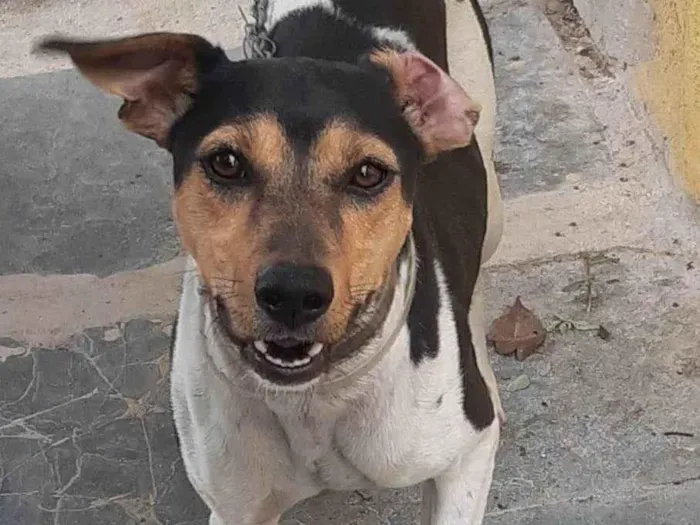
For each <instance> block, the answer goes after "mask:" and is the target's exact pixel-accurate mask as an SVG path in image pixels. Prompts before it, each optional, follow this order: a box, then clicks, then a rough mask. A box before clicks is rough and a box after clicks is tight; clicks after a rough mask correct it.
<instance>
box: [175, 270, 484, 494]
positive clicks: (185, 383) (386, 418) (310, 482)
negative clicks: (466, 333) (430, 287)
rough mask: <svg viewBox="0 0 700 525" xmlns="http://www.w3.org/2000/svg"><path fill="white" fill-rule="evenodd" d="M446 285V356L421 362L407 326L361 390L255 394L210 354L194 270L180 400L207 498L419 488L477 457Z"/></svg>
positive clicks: (180, 423) (180, 337) (181, 344)
mask: <svg viewBox="0 0 700 525" xmlns="http://www.w3.org/2000/svg"><path fill="white" fill-rule="evenodd" d="M436 270H438V272H439V271H440V269H439V268H437V269H436ZM439 275H441V273H439ZM438 282H439V287H440V295H441V298H442V299H443V301H442V304H441V307H440V317H439V329H440V330H439V331H440V334H439V335H440V338H439V340H440V349H439V351H438V354H437V357H436V358H434V359H427V360H425V361H423V362H422V363H420V364H419V365H415V364H413V363H412V362H411V360H410V357H409V355H410V354H409V344H410V339H409V333H408V329H407V327H406V326H403V327H402V329H401V330H400V332H399V334H398V337H397V338H396V340H395V341H394V343H393V345H392V347H391V349H390V350H389V351H388V352H387V353H386V354H385V355H384V357H383V358H382V360H381V361H380V362H379V363H378V364H377V365H376V366H375V367H374V368H372V369H371V370H370V371H369V372H367V373H366V374H364V375H363V376H361V377H360V378H358V380H357V381H354V382H353V383H352V384H349V385H347V386H344V387H343V388H340V389H337V390H331V391H328V392H320V391H318V390H313V389H312V390H305V391H299V392H290V391H274V390H270V391H260V392H258V393H257V395H256V393H255V392H247V391H244V390H241V389H240V388H239V386H236V381H233V382H232V381H231V379H236V378H233V377H232V376H231V375H230V372H229V370H230V369H235V368H236V364H233V365H232V364H231V363H229V362H225V359H224V357H223V356H222V355H220V354H216V353H212V349H211V348H208V347H207V345H208V344H211V340H210V337H211V334H210V331H209V332H208V331H207V330H206V328H207V326H210V325H209V324H208V323H209V321H208V319H207V315H205V314H204V313H203V312H205V311H206V309H204V307H203V304H202V303H203V298H202V297H201V296H199V294H198V293H197V289H196V287H197V283H196V276H195V274H194V272H190V275H189V276H188V277H186V278H185V282H184V290H183V297H182V303H181V308H180V321H179V325H178V333H177V341H176V348H175V354H174V361H173V371H172V399H173V409H174V415H175V421H176V425H177V428H178V432H179V436H180V441H181V449H182V455H183V457H184V461H185V464H186V466H187V471H188V473H189V475H190V479H191V481H192V483H193V485H194V486H195V487H196V488H197V490H198V491H199V492H200V493H201V494H202V495H203V497H204V498H205V500H207V499H210V500H212V501H213V500H222V499H225V498H227V497H228V494H227V493H228V492H229V491H233V492H235V493H236V498H241V497H242V498H244V499H248V500H250V501H251V503H253V500H254V498H256V495H258V496H259V495H260V494H275V498H277V499H278V500H282V501H284V502H285V505H286V504H291V503H294V502H296V501H299V500H301V499H304V498H306V497H309V496H311V495H314V494H316V493H318V492H320V491H321V490H325V489H333V490H349V489H358V488H367V487H372V486H379V487H403V486H409V485H413V484H416V483H419V482H421V481H423V480H425V479H429V478H431V477H434V476H436V475H437V474H438V473H440V472H442V471H444V470H445V469H447V467H448V466H449V465H450V464H451V463H453V462H454V461H455V460H456V459H458V458H459V457H460V455H461V454H463V453H464V451H465V450H469V449H470V448H471V447H472V446H473V443H474V440H475V439H476V438H477V436H478V435H477V433H476V432H475V430H474V429H473V427H472V426H471V425H470V424H469V423H468V422H467V421H466V419H465V417H464V413H463V410H462V389H461V377H460V374H459V364H458V363H459V357H458V354H459V351H458V346H457V335H456V333H455V324H454V318H453V313H452V310H451V308H450V307H449V306H448V305H449V301H448V300H447V297H446V295H445V294H446V290H445V287H444V284H443V282H442V279H439V280H438ZM239 364H240V363H239ZM237 379H240V377H238V378H237ZM263 392H264V393H263Z"/></svg>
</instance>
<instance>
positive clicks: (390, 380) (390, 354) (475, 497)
mask: <svg viewBox="0 0 700 525" xmlns="http://www.w3.org/2000/svg"><path fill="white" fill-rule="evenodd" d="M267 14H268V25H269V27H268V32H269V36H270V38H271V39H272V41H273V42H274V43H275V46H276V56H275V57H274V58H270V59H259V60H244V61H236V62H232V61H230V60H228V59H227V58H226V56H225V55H224V53H223V51H222V50H221V49H220V48H218V47H215V46H213V45H211V44H210V43H209V42H207V41H206V40H204V39H202V38H200V37H197V36H194V35H186V34H173V33H157V34H146V35H141V36H136V37H133V38H125V39H118V40H104V41H93V42H77V41H73V40H65V39H51V40H48V41H46V42H44V43H43V44H42V48H43V49H45V50H54V51H56V50H57V51H62V52H66V53H68V54H70V56H71V57H72V59H73V61H74V62H75V64H76V65H77V67H78V68H79V69H80V70H81V71H82V73H83V74H84V75H85V76H86V77H87V78H88V79H89V80H90V81H92V82H93V83H94V84H96V85H97V86H98V87H100V88H101V89H103V90H105V91H106V92H108V93H112V94H115V95H118V96H120V97H122V98H123V99H124V104H123V106H122V108H121V109H120V111H119V117H120V119H121V120H122V121H123V122H124V124H125V125H126V126H127V127H128V128H129V129H131V130H132V131H134V132H136V133H139V134H141V135H144V136H146V137H149V138H152V139H154V140H155V141H156V142H157V143H158V144H159V145H160V146H161V147H164V148H166V149H168V150H169V151H170V152H171V154H172V156H173V159H174V176H175V194H174V198H173V212H174V216H175V218H176V223H177V226H178V231H179V235H180V238H181V240H182V243H183V246H184V247H185V249H186V250H187V252H188V253H189V255H190V258H189V261H190V263H189V264H190V270H191V271H188V272H186V274H185V277H184V282H183V291H182V299H181V304H180V310H179V323H178V327H177V333H176V340H175V345H174V355H173V362H172V404H173V410H174V415H175V422H176V426H177V430H178V434H179V438H180V446H181V452H182V456H183V458H184V463H185V466H186V469H187V473H188V475H189V478H190V480H191V482H192V484H193V485H194V487H195V489H196V490H197V491H198V492H199V494H200V495H201V497H202V498H203V499H204V501H205V502H206V504H207V505H208V507H209V508H210V509H211V520H210V523H211V525H272V524H276V523H277V522H278V520H279V517H280V515H281V514H282V513H283V512H284V511H285V510H287V509H289V508H290V507H292V506H293V505H294V504H295V503H297V502H299V501H301V500H304V499H306V498H309V497H311V496H314V495H315V494H318V493H319V492H321V491H322V490H325V489H332V490H346V489H358V488H371V487H406V486H409V485H415V484H421V485H422V488H423V508H422V511H423V523H425V524H429V525H458V524H469V525H477V524H479V523H481V522H482V519H483V516H484V512H485V506H486V501H487V496H488V492H489V486H490V484H491V477H492V472H493V468H494V456H495V454H496V450H497V446H498V440H499V426H500V419H501V417H499V416H502V411H501V407H500V400H499V396H498V390H497V385H496V382H495V379H494V375H493V372H492V370H491V367H490V365H489V362H488V356H487V353H486V346H485V333H484V332H485V330H484V320H483V312H482V308H483V307H482V304H481V302H480V299H479V294H478V292H477V286H478V279H479V271H480V266H481V263H482V262H483V261H485V260H486V259H488V258H489V257H490V256H491V255H492V254H493V252H494V251H495V249H496V246H497V245H498V243H499V240H500V237H501V228H502V226H501V225H502V219H501V216H502V214H501V202H500V194H499V190H498V184H497V181H496V176H495V172H494V169H493V162H492V158H491V156H492V141H493V133H494V112H495V96H494V89H493V75H492V70H491V64H490V59H489V43H488V35H487V30H486V27H485V24H484V22H483V17H482V14H481V12H480V10H479V7H478V5H477V4H476V1H475V0H472V1H471V2H461V1H458V0H447V4H446V3H445V0H270V5H269V11H268V13H267ZM448 34H449V35H450V36H449V38H447V37H446V35H448ZM448 56H449V57H450V58H451V59H452V60H453V62H454V63H455V64H457V63H458V64H459V66H460V67H461V69H459V70H454V71H453V72H452V76H450V75H449V74H448ZM455 79H456V80H455ZM460 84H461V86H464V88H463V87H461V86H460ZM465 90H466V91H465ZM467 93H469V94H467ZM476 138H478V142H477V140H476Z"/></svg>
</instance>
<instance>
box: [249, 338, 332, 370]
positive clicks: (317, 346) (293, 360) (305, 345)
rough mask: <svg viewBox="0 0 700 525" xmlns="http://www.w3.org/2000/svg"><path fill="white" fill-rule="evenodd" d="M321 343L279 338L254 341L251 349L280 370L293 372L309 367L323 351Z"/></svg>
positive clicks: (259, 357) (257, 355) (256, 355)
mask: <svg viewBox="0 0 700 525" xmlns="http://www.w3.org/2000/svg"><path fill="white" fill-rule="evenodd" d="M323 348H324V345H323V344H321V343H314V342H304V341H297V340H295V339H281V340H277V341H254V342H253V351H254V353H255V357H256V358H257V359H262V360H263V361H264V362H265V363H266V364H268V365H270V366H272V367H276V368H278V369H280V370H281V371H288V372H294V371H299V370H303V369H305V368H307V367H309V366H310V365H311V364H312V363H313V362H314V359H318V358H319V356H320V354H321V352H322V351H323Z"/></svg>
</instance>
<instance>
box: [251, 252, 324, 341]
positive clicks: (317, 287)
mask: <svg viewBox="0 0 700 525" xmlns="http://www.w3.org/2000/svg"><path fill="white" fill-rule="evenodd" d="M255 298H256V300H257V303H258V306H259V307H260V309H261V310H262V311H264V312H265V313H266V314H267V315H268V316H269V317H270V318H271V319H273V320H274V321H277V322H279V323H281V324H283V325H285V326H286V327H288V328H298V327H299V326H302V325H304V324H307V323H310V322H312V321H315V320H316V319H318V318H319V317H321V316H322V315H323V314H324V313H326V311H327V310H328V307H329V306H330V304H331V301H333V280H332V278H331V275H330V273H328V271H327V270H325V269H324V268H319V267H317V266H299V265H296V264H289V263H286V264H275V265H273V266H269V267H267V268H266V269H265V270H263V271H262V273H260V275H259V276H258V279H257V281H256V283H255Z"/></svg>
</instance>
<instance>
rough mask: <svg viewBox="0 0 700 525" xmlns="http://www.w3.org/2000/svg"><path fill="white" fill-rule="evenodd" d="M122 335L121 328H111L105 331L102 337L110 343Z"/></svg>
mask: <svg viewBox="0 0 700 525" xmlns="http://www.w3.org/2000/svg"><path fill="white" fill-rule="evenodd" d="M121 336H122V333H121V331H120V330H119V328H110V329H109V330H106V331H105V333H104V336H102V338H103V339H104V340H105V341H107V342H108V343H111V342H112V341H116V340H117V339H119V338H120V337H121Z"/></svg>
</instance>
